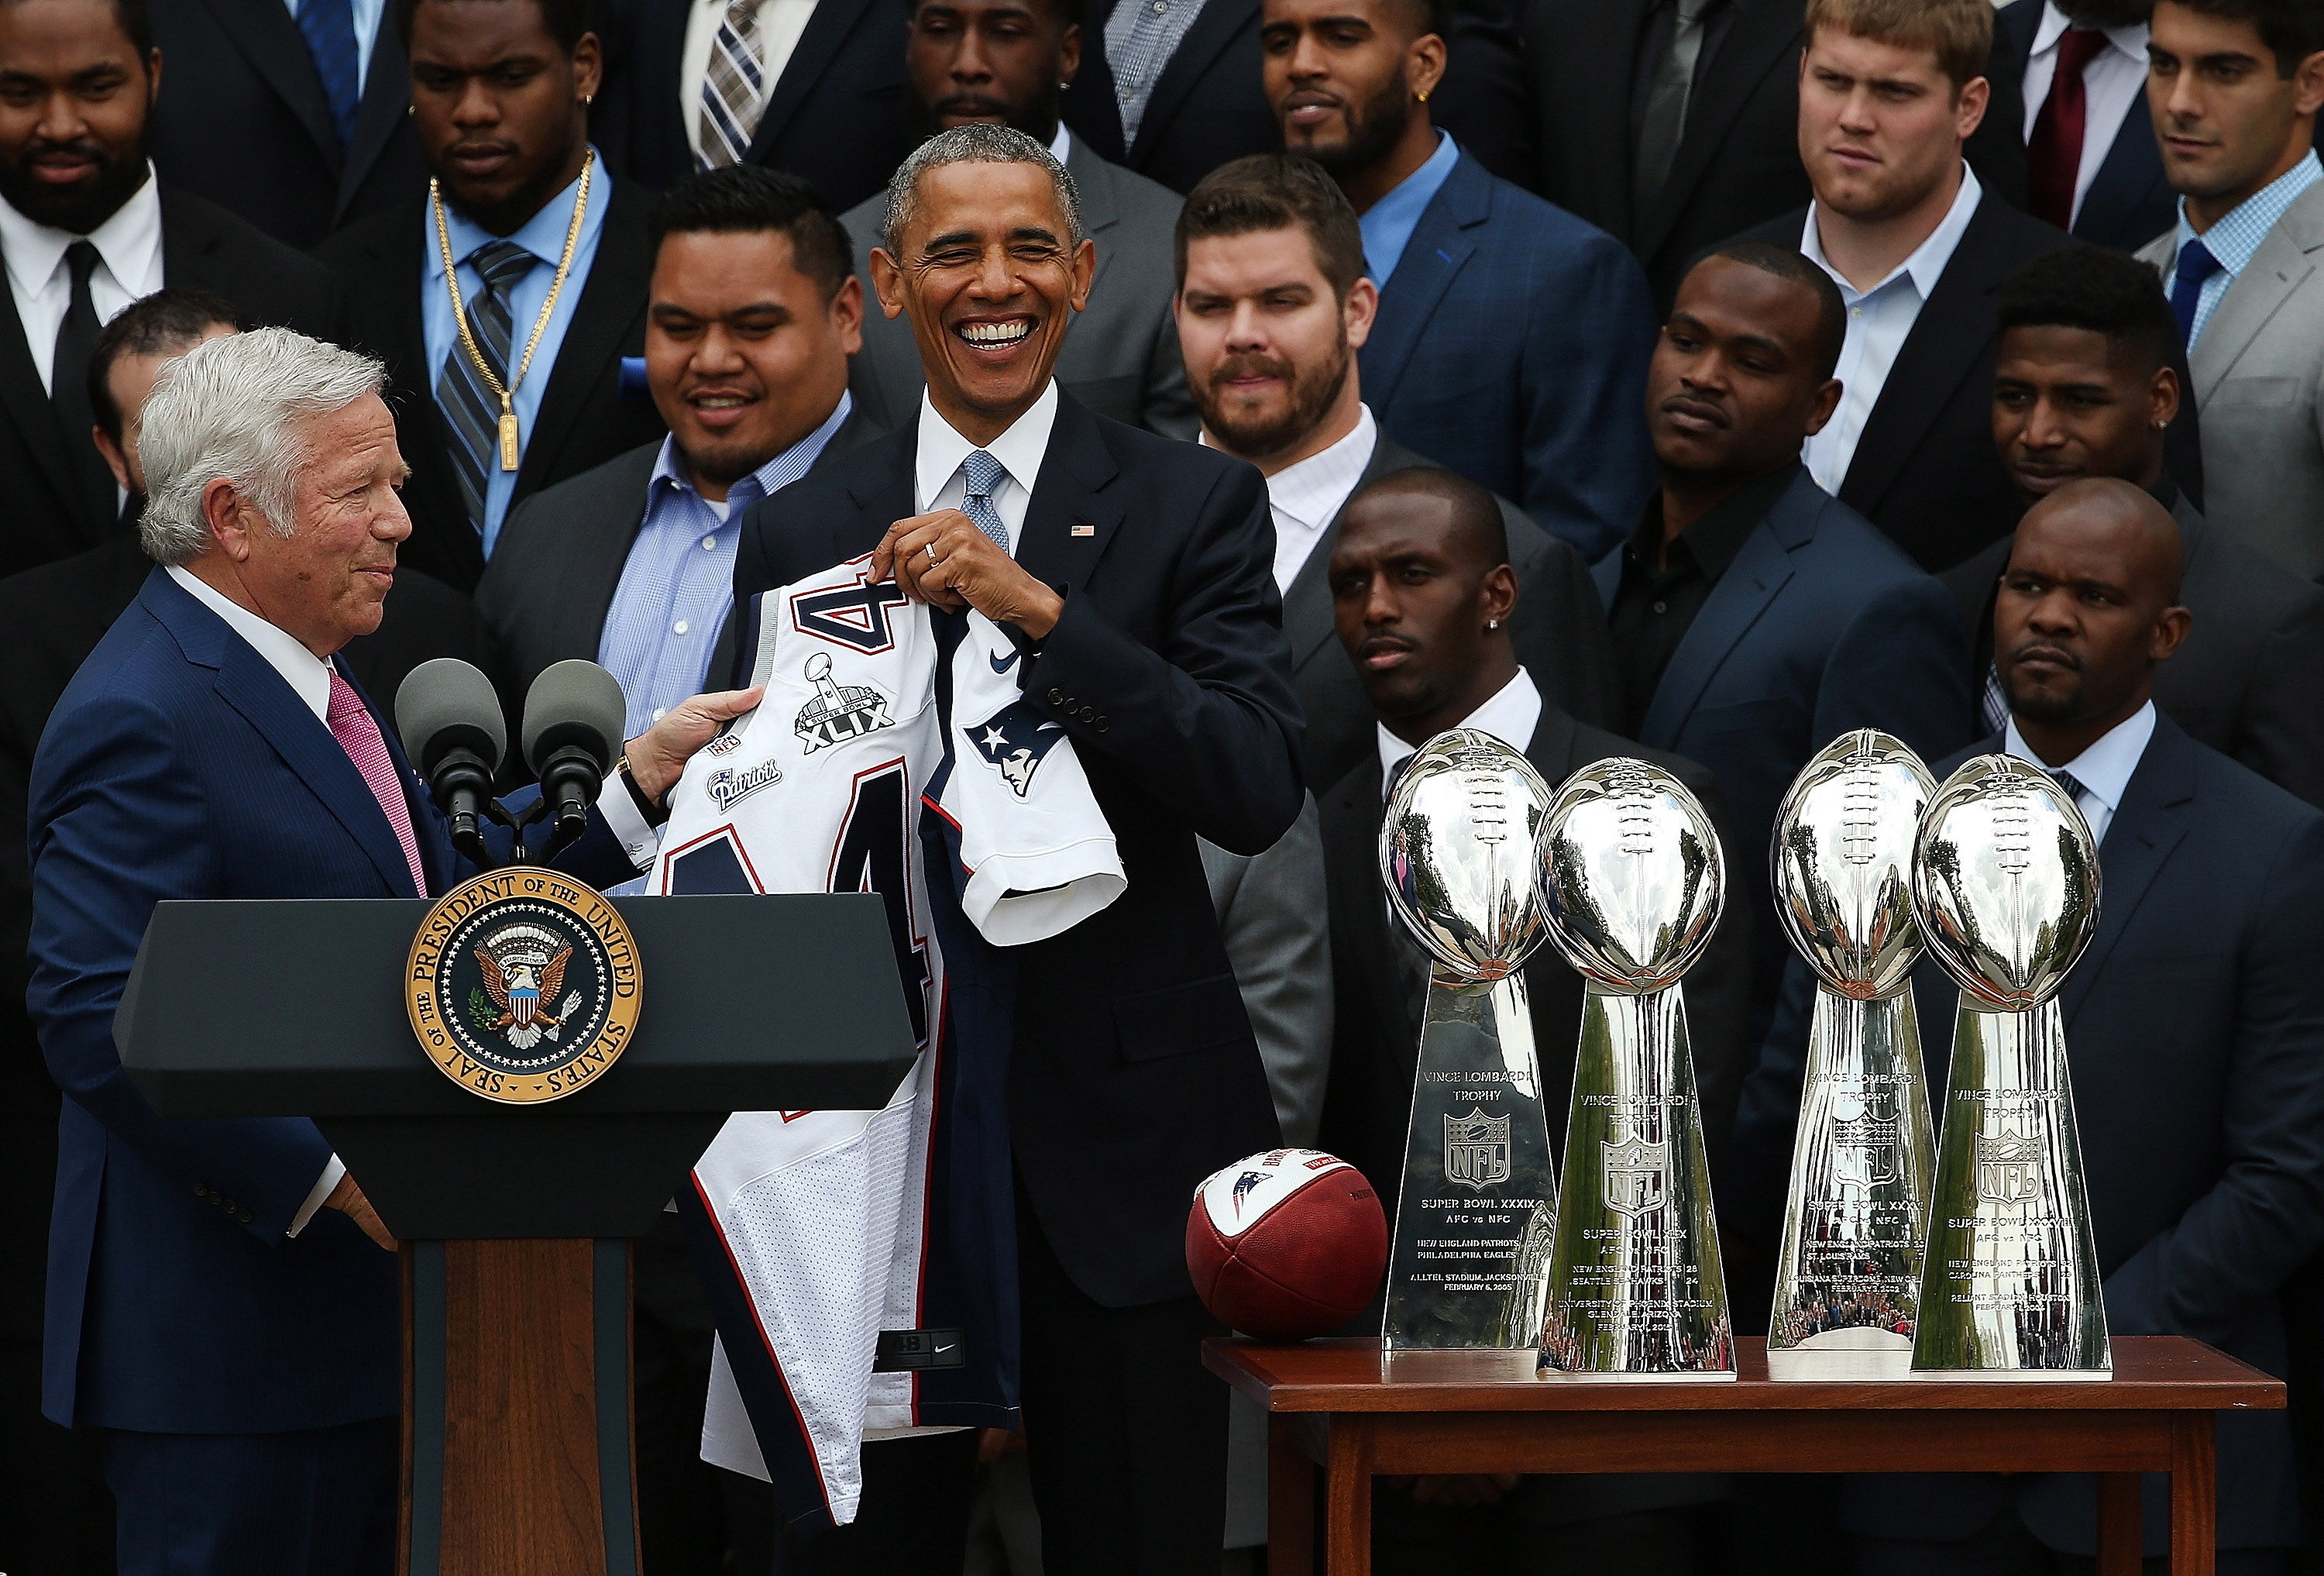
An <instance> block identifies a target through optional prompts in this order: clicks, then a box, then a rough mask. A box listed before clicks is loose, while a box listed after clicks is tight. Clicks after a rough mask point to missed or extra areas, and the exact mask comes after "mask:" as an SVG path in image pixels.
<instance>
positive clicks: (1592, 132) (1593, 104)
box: [1397, 0, 1741, 269]
mask: <svg viewBox="0 0 2324 1576" xmlns="http://www.w3.org/2000/svg"><path fill="white" fill-rule="evenodd" d="M1583 9H1584V16H1585V18H1586V20H1582V22H1581V23H1580V26H1579V28H1578V30H1577V31H1578V32H1579V34H1580V36H1578V37H1574V38H1571V39H1569V40H1566V41H1563V42H1562V43H1561V44H1560V46H1559V47H1560V48H1561V50H1565V51H1572V55H1573V56H1574V57H1575V58H1578V59H1581V60H1587V61H1589V62H1590V69H1588V70H1586V71H1584V72H1582V74H1581V78H1580V81H1579V82H1578V83H1576V86H1577V87H1579V88H1581V89H1582V91H1581V93H1580V94H1579V95H1577V96H1576V101H1575V102H1574V104H1573V105H1572V109H1571V111H1570V112H1567V113H1562V114H1561V115H1559V117H1558V118H1559V121H1560V124H1561V125H1562V126H1563V131H1564V134H1566V135H1568V136H1571V137H1574V138H1577V139H1578V140H1579V141H1580V142H1581V144H1582V151H1581V157H1580V158H1578V159H1576V160H1575V161H1574V162H1575V167H1576V169H1577V171H1579V172H1581V173H1582V175H1583V177H1584V179H1586V180H1588V181H1589V182H1590V183H1591V187H1592V188H1593V189H1595V191H1596V194H1597V200H1596V204H1595V207H1594V211H1595V212H1598V213H1601V214H1618V215H1620V216H1621V222H1620V223H1619V224H1617V225H1610V226H1607V227H1608V228H1609V229H1611V230H1613V231H1614V232H1615V233H1616V234H1617V235H1628V236H1630V237H1632V238H1633V239H1634V240H1635V241H1637V252H1638V254H1639V255H1640V256H1642V257H1643V256H1645V255H1646V251H1647V248H1646V244H1645V239H1644V236H1643V235H1640V234H1639V230H1640V220H1641V217H1642V216H1640V215H1637V214H1634V213H1632V212H1631V211H1630V163H1631V161H1630V84H1631V82H1632V80H1633V79H1634V78H1636V77H1637V59H1638V35H1639V33H1640V32H1643V31H1644V29H1645V24H1646V0H1595V3H1594V4H1592V5H1589V6H1587V7H1584V8H1583ZM1737 25H1738V26H1740V25H1741V23H1740V22H1739V21H1738V23H1737ZM1685 158H1686V154H1685V152H1684V151H1683V150H1681V152H1680V153H1679V160H1680V161H1681V162H1682V163H1683V161H1685ZM1673 179H1674V180H1675V179H1676V177H1675V174H1674V177H1673ZM1403 266H1404V265H1403V264H1402V263H1398V264H1397V267H1398V268H1399V269H1401V268H1402V267H1403Z"/></svg>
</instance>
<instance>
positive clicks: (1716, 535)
mask: <svg viewBox="0 0 2324 1576" xmlns="http://www.w3.org/2000/svg"><path fill="white" fill-rule="evenodd" d="M1799 474H1800V467H1799V465H1798V462H1796V461H1794V463H1792V464H1790V465H1785V466H1784V467H1783V468H1782V469H1781V470H1778V471H1774V472H1771V473H1770V474H1768V475H1765V476H1762V477H1760V478H1759V479H1758V480H1757V481H1755V482H1746V483H1745V484H1743V485H1741V486H1740V487H1738V488H1737V489H1735V491H1734V492H1732V493H1729V494H1728V495H1727V496H1726V497H1724V498H1722V499H1720V501H1719V502H1718V503H1716V504H1714V505H1713V506H1712V507H1711V509H1710V510H1709V511H1707V512H1705V513H1704V514H1703V516H1702V518H1701V519H1700V520H1698V521H1695V522H1694V523H1693V524H1692V525H1690V526H1688V527H1687V528H1686V529H1685V530H1683V531H1681V532H1679V534H1678V542H1677V544H1674V545H1681V546H1683V547H1684V548H1686V550H1687V553H1688V556H1689V557H1691V558H1693V559H1694V561H1695V563H1696V564H1697V565H1699V566H1700V567H1701V569H1702V572H1703V574H1704V575H1705V576H1708V577H1709V578H1711V579H1712V580H1717V579H1718V578H1719V577H1720V576H1721V575H1724V574H1726V573H1727V567H1728V566H1729V564H1732V563H1733V562H1734V561H1735V555H1736V554H1738V553H1739V552H1741V551H1742V550H1743V544H1744V542H1745V541H1746V540H1747V539H1749V537H1750V535H1751V532H1752V531H1753V530H1757V527H1758V524H1759V522H1760V521H1763V520H1765V519H1766V518H1767V511H1769V510H1770V509H1773V508H1774V507H1775V500H1777V499H1778V498H1781V497H1782V496H1783V495H1784V493H1787V492H1789V491H1791V486H1792V483H1793V481H1794V479H1795V478H1797V476H1798V475H1799ZM1662 540H1663V495H1662V493H1660V492H1656V493H1655V494H1654V495H1653V496H1652V497H1650V498H1648V499H1647V500H1646V511H1645V512H1644V514H1643V515H1642V516H1641V517H1640V519H1639V521H1638V529H1637V530H1636V531H1634V532H1632V533H1631V536H1630V556H1631V558H1632V559H1633V560H1634V561H1635V562H1636V563H1637V566H1638V567H1639V568H1640V569H1641V570H1643V571H1645V572H1646V573H1647V574H1650V575H1651V574H1653V573H1654V572H1655V560H1656V559H1657V558H1659V557H1660V556H1661V548H1662Z"/></svg>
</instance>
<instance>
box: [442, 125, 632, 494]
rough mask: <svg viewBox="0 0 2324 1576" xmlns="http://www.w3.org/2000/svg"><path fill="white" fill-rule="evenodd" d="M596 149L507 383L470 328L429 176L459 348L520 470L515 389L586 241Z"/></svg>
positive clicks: (585, 161)
mask: <svg viewBox="0 0 2324 1576" xmlns="http://www.w3.org/2000/svg"><path fill="white" fill-rule="evenodd" d="M596 158H597V151H596V150H595V148H584V149H583V150H582V151H581V189H580V191H579V192H578V193H577V194H576V196H575V197H574V198H573V223H572V225H571V226H568V227H567V230H566V232H565V255H564V256H562V257H560V258H558V260H557V277H556V278H555V279H553V280H551V281H549V299H548V300H545V301H543V302H541V303H540V316H539V317H538V318H534V319H533V320H532V336H531V337H530V338H529V339H527V340H526V341H525V342H524V359H522V360H521V361H520V362H518V363H517V364H516V376H514V377H513V378H511V379H510V380H509V382H508V383H507V384H506V386H503V384H502V382H501V381H500V379H498V378H496V377H494V376H493V369H492V367H491V366H490V365H489V364H486V362H485V360H484V353H483V352H482V351H480V350H478V349H477V348H476V342H475V338H474V337H473V336H471V335H470V334H469V332H468V309H467V308H466V306H465V305H464V304H463V303H462V302H461V300H460V276H459V272H458V271H457V269H455V268H454V267H453V266H452V232H451V230H450V229H449V228H448V227H447V226H446V225H445V223H444V195H443V192H442V189H441V187H440V183H439V182H438V180H436V178H435V177H434V176H430V177H429V180H428V202H429V207H432V208H433V209H434V210H435V214H436V244H437V245H438V247H440V248H442V249H443V253H444V285H445V288H446V289H447V290H450V291H451V292H452V321H453V323H454V325H455V326H457V327H458V329H459V331H460V347H461V348H462V349H463V350H466V352H467V353H468V361H469V364H471V365H473V366H474V367H475V369H476V375H477V376H478V377H480V378H482V379H484V387H486V388H487V389H490V390H491V391H492V392H493V393H495V394H498V395H499V396H500V401H501V469H503V470H504V471H512V470H514V469H516V466H517V460H518V459H519V457H520V456H519V454H518V446H517V431H516V391H517V388H518V386H519V385H520V384H521V383H522V382H524V374H525V373H527V372H529V371H530V370H531V368H532V353H533V352H534V351H535V350H537V349H539V347H540V335H541V330H543V329H545V328H547V327H549V314H550V313H551V312H554V311H555V310H557V298H558V295H559V294H561V293H562V292H563V291H564V289H565V276H566V275H567V273H569V272H572V269H573V250H574V248H575V247H576V246H577V245H579V244H580V242H581V221H582V219H583V217H585V216H586V215H587V213H588V212H589V167H590V165H592V164H593V163H595V161H596Z"/></svg>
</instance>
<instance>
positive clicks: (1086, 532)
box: [1069, 525, 1097, 536]
mask: <svg viewBox="0 0 2324 1576" xmlns="http://www.w3.org/2000/svg"><path fill="white" fill-rule="evenodd" d="M1069 534H1071V535H1074V536H1095V535H1096V534H1097V527H1095V526H1093V525H1077V526H1075V527H1074V529H1073V530H1072V531H1071V532H1070V533H1069Z"/></svg>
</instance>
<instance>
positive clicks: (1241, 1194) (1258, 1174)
mask: <svg viewBox="0 0 2324 1576" xmlns="http://www.w3.org/2000/svg"><path fill="white" fill-rule="evenodd" d="M1266 1180H1267V1173H1265V1172H1264V1171H1246V1172H1244V1173H1243V1174H1242V1175H1240V1176H1238V1177H1236V1178H1235V1184H1234V1207H1235V1214H1236V1216H1237V1217H1238V1218H1240V1216H1241V1214H1242V1201H1243V1200H1245V1199H1247V1198H1249V1197H1250V1190H1251V1189H1252V1188H1255V1187H1257V1186H1258V1185H1259V1184H1260V1183H1262V1182H1265V1181H1266Z"/></svg>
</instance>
